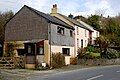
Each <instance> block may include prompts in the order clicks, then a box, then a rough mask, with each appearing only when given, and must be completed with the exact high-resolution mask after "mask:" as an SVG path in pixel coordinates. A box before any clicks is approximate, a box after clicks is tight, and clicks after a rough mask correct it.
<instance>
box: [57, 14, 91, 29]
mask: <svg viewBox="0 0 120 80" xmlns="http://www.w3.org/2000/svg"><path fill="white" fill-rule="evenodd" d="M58 14H59V15H61V16H62V17H64V18H66V19H67V20H68V21H70V22H72V23H73V24H75V25H77V26H79V27H81V28H84V29H87V30H90V31H93V29H92V28H90V27H88V25H87V24H86V23H84V24H83V23H80V22H78V21H76V20H75V19H71V18H69V17H67V16H65V15H62V14H60V13H58Z"/></svg>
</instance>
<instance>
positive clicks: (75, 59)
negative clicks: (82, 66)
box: [70, 57, 77, 65]
mask: <svg viewBox="0 0 120 80" xmlns="http://www.w3.org/2000/svg"><path fill="white" fill-rule="evenodd" d="M70 64H72V65H76V64H77V58H76V57H72V58H70Z"/></svg>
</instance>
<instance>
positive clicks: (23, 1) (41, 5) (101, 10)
mask: <svg viewBox="0 0 120 80" xmlns="http://www.w3.org/2000/svg"><path fill="white" fill-rule="evenodd" d="M53 4H57V7H58V12H59V13H62V14H64V15H66V16H67V15H69V14H70V13H71V14H73V15H74V16H76V15H82V16H84V17H88V16H90V15H91V14H98V15H99V14H103V16H106V17H107V16H108V15H109V16H111V17H113V16H116V15H118V13H119V12H120V5H119V4H120V0H0V11H1V12H5V11H9V10H12V11H13V12H14V13H16V12H17V11H19V10H20V8H22V7H23V6H24V5H27V6H30V7H33V8H35V9H37V10H39V11H41V12H45V13H50V12H51V8H52V5H53Z"/></svg>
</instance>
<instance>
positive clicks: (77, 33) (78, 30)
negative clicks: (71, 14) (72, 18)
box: [77, 27, 79, 35]
mask: <svg viewBox="0 0 120 80" xmlns="http://www.w3.org/2000/svg"><path fill="white" fill-rule="evenodd" d="M77 35H79V28H78V27H77Z"/></svg>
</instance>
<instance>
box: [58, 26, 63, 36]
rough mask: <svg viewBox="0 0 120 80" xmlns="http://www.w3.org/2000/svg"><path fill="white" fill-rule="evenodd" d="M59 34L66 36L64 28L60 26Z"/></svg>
mask: <svg viewBox="0 0 120 80" xmlns="http://www.w3.org/2000/svg"><path fill="white" fill-rule="evenodd" d="M57 33H59V34H64V28H62V27H60V26H58V27H57Z"/></svg>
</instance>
